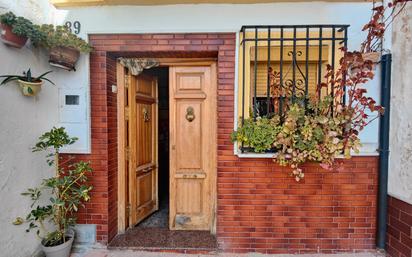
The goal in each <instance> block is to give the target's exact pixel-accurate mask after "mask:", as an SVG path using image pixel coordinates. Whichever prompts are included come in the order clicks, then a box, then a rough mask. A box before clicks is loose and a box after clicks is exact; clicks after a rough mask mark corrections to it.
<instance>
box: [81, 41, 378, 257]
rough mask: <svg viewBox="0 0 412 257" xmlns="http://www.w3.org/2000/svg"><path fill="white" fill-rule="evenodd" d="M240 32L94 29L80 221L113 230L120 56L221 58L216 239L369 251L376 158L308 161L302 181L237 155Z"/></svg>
mask: <svg viewBox="0 0 412 257" xmlns="http://www.w3.org/2000/svg"><path fill="white" fill-rule="evenodd" d="M235 37H236V35H235V34H234V33H216V34H121V35H107V34H106V35H90V37H89V39H90V42H91V44H92V45H93V46H94V48H95V51H94V52H93V53H92V54H91V56H90V70H91V72H90V74H91V75H90V76H91V78H90V81H91V121H92V125H91V126H92V128H91V131H92V135H91V137H92V154H91V155H79V156H78V157H79V158H82V159H90V160H91V161H92V167H93V168H94V173H93V177H92V178H91V180H92V183H93V184H94V190H93V193H92V200H91V202H90V203H88V204H87V206H86V208H85V209H83V210H82V212H81V213H80V214H79V218H80V220H79V221H80V222H81V223H90V224H98V226H97V239H98V240H99V241H101V242H103V243H107V242H108V241H110V240H111V239H112V238H113V237H114V236H115V235H116V233H117V131H116V95H115V94H114V93H112V92H111V85H112V84H116V82H115V58H116V57H118V56H133V55H140V56H154V57H217V62H218V74H217V76H218V92H217V97H218V99H217V100H218V120H217V122H218V145H217V148H218V171H217V172H218V179H217V191H218V194H217V197H218V202H217V203H218V209H217V239H218V242H219V247H220V248H221V249H222V250H224V251H233V252H253V251H258V252H262V253H285V252H290V253H303V252H318V251H320V252H338V251H352V250H356V251H363V250H368V249H373V248H374V246H375V219H376V214H375V212H376V192H377V165H378V163H377V158H376V157H355V158H353V159H351V160H348V161H344V167H345V168H344V169H343V170H342V171H339V172H338V171H336V172H329V171H325V170H322V169H321V168H320V167H319V165H316V164H307V165H305V166H304V169H305V171H306V177H305V180H304V182H302V183H297V182H295V180H294V179H293V178H292V177H290V176H289V175H288V170H287V168H284V167H279V166H278V165H276V164H274V163H273V162H272V161H271V160H267V159H239V158H238V157H237V156H235V155H234V154H233V144H232V143H231V142H230V136H229V135H230V133H231V131H232V129H233V120H234V81H235V49H236V45H235V42H236V39H235Z"/></svg>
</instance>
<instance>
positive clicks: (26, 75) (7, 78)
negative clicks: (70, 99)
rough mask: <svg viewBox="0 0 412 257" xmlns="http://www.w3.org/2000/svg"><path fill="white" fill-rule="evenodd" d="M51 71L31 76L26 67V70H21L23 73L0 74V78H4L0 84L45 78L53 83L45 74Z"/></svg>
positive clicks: (38, 80)
mask: <svg viewBox="0 0 412 257" xmlns="http://www.w3.org/2000/svg"><path fill="white" fill-rule="evenodd" d="M51 72H52V71H47V72H45V73H43V74H41V75H40V76H38V77H33V76H32V75H31V70H30V69H28V70H27V71H24V72H23V75H3V76H0V78H4V80H3V81H2V82H1V83H0V86H1V85H5V84H7V83H9V82H12V81H16V80H23V81H26V82H41V81H42V80H46V81H48V82H49V83H50V84H53V85H55V84H54V83H53V82H52V81H51V80H50V79H48V78H46V75H47V74H49V73H51Z"/></svg>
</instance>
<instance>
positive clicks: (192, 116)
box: [186, 106, 195, 122]
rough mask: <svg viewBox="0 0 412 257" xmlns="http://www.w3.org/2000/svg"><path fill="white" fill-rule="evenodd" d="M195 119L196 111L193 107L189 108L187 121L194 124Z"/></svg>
mask: <svg viewBox="0 0 412 257" xmlns="http://www.w3.org/2000/svg"><path fill="white" fill-rule="evenodd" d="M194 119H195V110H194V109H193V107H192V106H189V107H187V109H186V120H188V121H189V122H192V121H193V120H194Z"/></svg>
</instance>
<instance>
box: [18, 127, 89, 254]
mask: <svg viewBox="0 0 412 257" xmlns="http://www.w3.org/2000/svg"><path fill="white" fill-rule="evenodd" d="M76 140H77V138H74V137H69V135H68V134H67V133H66V131H65V130H64V128H53V129H52V130H50V131H49V132H46V133H45V134H43V135H42V136H40V138H39V142H38V143H37V144H36V145H35V147H33V152H38V151H46V152H48V154H47V163H48V164H49V166H51V167H54V169H55V175H54V176H53V177H50V178H47V179H44V180H43V182H42V183H41V185H40V186H39V187H36V188H29V189H27V191H26V192H24V193H22V195H24V196H28V197H29V198H30V199H31V200H32V204H31V206H30V207H31V208H32V210H31V211H30V213H29V214H28V215H27V217H26V219H25V220H26V222H28V223H29V226H28V228H27V229H26V232H30V231H32V230H35V231H36V234H37V235H38V236H39V237H40V239H41V246H42V249H43V251H44V252H45V254H46V257H57V256H58V257H68V256H69V255H70V249H71V246H72V244H73V240H74V231H73V229H72V227H73V226H74V225H75V224H76V217H75V213H76V212H77V211H78V210H79V207H80V206H83V203H84V202H87V201H89V200H90V195H89V193H90V191H91V190H92V187H91V186H89V185H88V184H87V182H88V177H87V175H89V174H90V173H91V171H92V169H91V168H90V164H89V163H87V162H83V161H80V162H76V163H63V165H59V161H60V157H59V153H60V149H61V148H62V147H64V146H67V145H71V144H73V143H75V142H76ZM61 166H65V167H67V168H62V167H61ZM50 194H51V196H50ZM46 197H47V199H49V202H48V203H46V204H45V205H38V203H39V202H40V200H42V199H43V198H46ZM43 200H45V199H43ZM23 222H24V220H23V219H22V218H20V217H18V218H16V220H15V221H14V222H13V223H14V224H15V225H20V224H22V223H23ZM50 225H52V227H51V228H50Z"/></svg>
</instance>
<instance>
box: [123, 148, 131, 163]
mask: <svg viewBox="0 0 412 257" xmlns="http://www.w3.org/2000/svg"><path fill="white" fill-rule="evenodd" d="M124 154H125V159H126V160H127V161H129V160H130V147H128V146H126V147H125V149H124Z"/></svg>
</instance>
